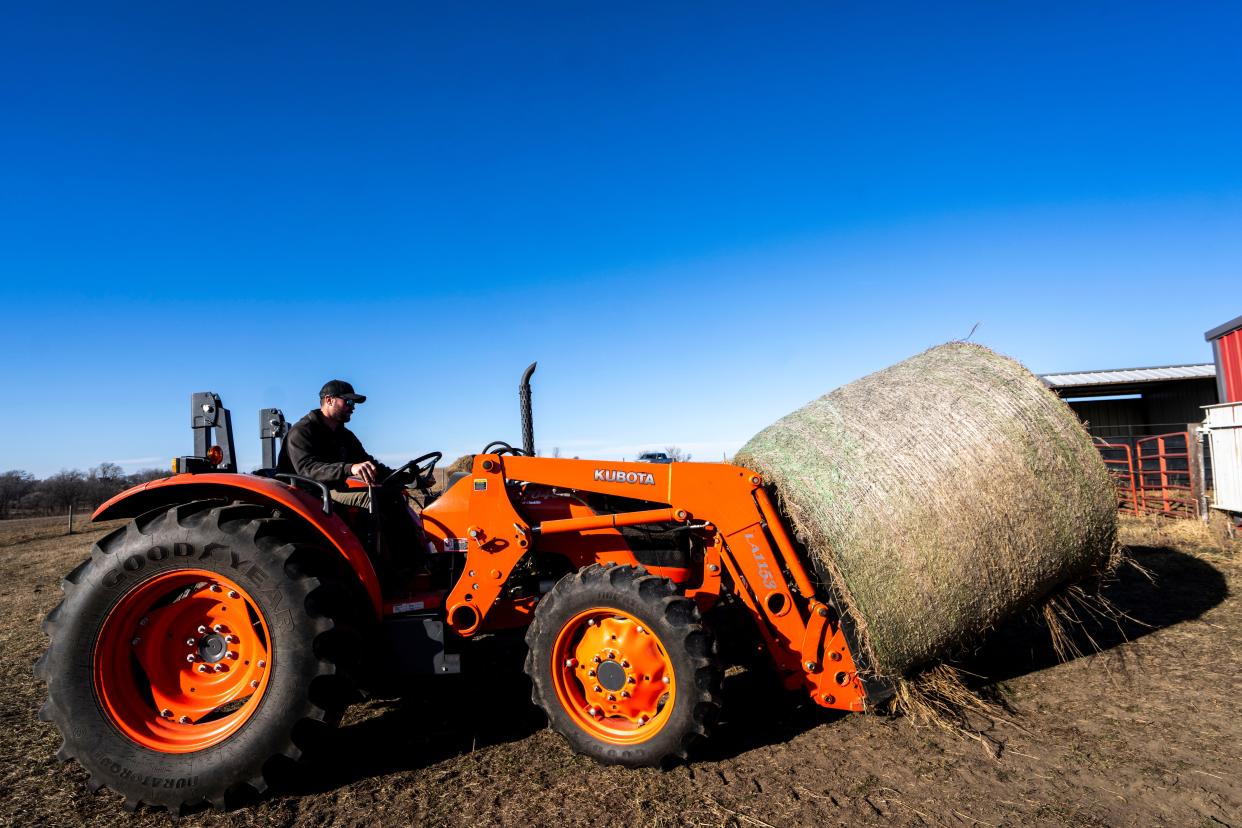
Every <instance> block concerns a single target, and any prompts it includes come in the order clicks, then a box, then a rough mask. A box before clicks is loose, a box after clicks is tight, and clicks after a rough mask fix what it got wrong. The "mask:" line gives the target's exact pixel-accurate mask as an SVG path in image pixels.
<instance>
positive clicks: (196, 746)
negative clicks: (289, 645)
mask: <svg viewBox="0 0 1242 828" xmlns="http://www.w3.org/2000/svg"><path fill="white" fill-rule="evenodd" d="M271 663H272V645H271V637H270V636H269V635H268V629H267V623H266V621H265V620H264V619H263V615H262V613H260V612H259V610H258V606H257V605H256V604H255V602H254V599H253V598H251V597H250V594H249V593H247V592H246V590H244V589H242V588H241V587H240V586H238V585H237V584H236V583H234V582H233V581H231V580H229V579H228V578H224V577H221V576H220V575H217V574H216V573H214V572H208V571H206V570H200V569H181V570H177V571H175V572H169V573H166V574H163V575H158V576H156V577H154V578H151V579H149V580H147V581H144V582H143V583H141V584H139V585H138V586H136V587H134V588H133V589H131V590H130V591H129V592H128V593H126V595H125V596H124V597H123V598H122V599H121V601H120V603H118V604H117V605H116V606H115V607H114V608H113V609H112V611H111V612H110V613H109V614H108V617H107V618H106V619H105V620H104V623H103V629H102V630H101V631H100V634H99V639H98V641H97V643H96V645H95V656H94V670H93V673H94V681H95V693H96V695H97V696H98V698H99V701H100V703H101V705H102V707H103V709H104V711H105V713H106V714H107V716H108V718H109V720H111V722H112V724H113V725H115V726H116V727H117V728H118V729H119V730H120V731H121V732H122V733H124V734H125V735H126V736H127V737H129V738H130V739H132V740H133V741H135V742H137V743H138V744H140V745H142V746H143V747H147V748H151V749H152V750H157V751H160V752H162V753H189V752H191V751H196V750H202V749H204V748H208V747H211V746H212V745H215V744H219V743H220V742H222V741H224V740H225V739H227V738H228V737H229V736H231V735H233V734H234V733H236V732H237V730H238V729H239V728H241V726H242V725H244V724H245V723H246V721H247V720H248V719H249V718H250V717H251V716H252V715H253V714H254V712H255V710H256V709H257V708H258V706H259V702H260V700H261V699H262V697H263V693H264V691H265V690H266V689H267V684H268V676H269V675H270V674H271Z"/></svg>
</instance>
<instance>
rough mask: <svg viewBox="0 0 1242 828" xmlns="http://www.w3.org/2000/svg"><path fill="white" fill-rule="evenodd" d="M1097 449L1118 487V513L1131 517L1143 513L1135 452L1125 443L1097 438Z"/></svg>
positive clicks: (1114, 483)
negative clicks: (1137, 481) (1109, 441)
mask: <svg viewBox="0 0 1242 828" xmlns="http://www.w3.org/2000/svg"><path fill="white" fill-rule="evenodd" d="M1095 447H1096V448H1097V449H1098V450H1099V452H1100V457H1102V458H1103V459H1104V465H1105V467H1107V469H1108V474H1109V476H1110V477H1112V478H1113V485H1114V486H1116V487H1117V511H1119V512H1125V513H1126V514H1130V515H1139V514H1142V513H1143V509H1142V505H1141V504H1140V502H1139V495H1138V488H1137V486H1136V484H1135V475H1134V452H1132V451H1131V450H1130V447H1129V446H1128V445H1126V444H1125V443H1106V442H1104V440H1102V439H1100V438H1099V437H1096V438H1095Z"/></svg>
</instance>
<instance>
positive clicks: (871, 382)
mask: <svg viewBox="0 0 1242 828" xmlns="http://www.w3.org/2000/svg"><path fill="white" fill-rule="evenodd" d="M734 462H735V463H738V464H739V465H743V466H746V467H748V468H750V469H753V470H755V471H758V472H760V473H762V474H763V475H764V477H765V478H766V480H767V481H769V482H770V483H771V484H772V485H773V486H774V487H775V489H776V493H777V495H778V498H779V501H780V503H781V506H782V509H783V511H784V512H785V514H786V516H787V517H788V518H789V520H790V522H791V523H792V525H793V527H794V530H795V533H796V535H797V537H798V539H799V540H800V541H801V542H802V544H803V545H804V546H805V547H806V549H807V550H808V553H809V557H810V559H811V562H812V564H813V565H814V566H815V568H816V570H817V571H818V574H819V575H820V577H821V578H822V579H824V580H825V581H826V582H828V583H831V584H832V587H833V589H835V590H836V592H837V594H838V595H839V596H840V598H841V601H842V603H843V604H844V605H845V606H844V607H843V611H844V612H845V613H846V614H847V615H848V616H849V618H850V620H851V621H852V623H853V627H854V630H855V635H856V637H857V638H858V639H859V643H860V645H861V646H862V647H863V649H864V651H865V655H866V656H867V661H868V662H869V664H870V667H871V669H872V670H873V671H874V672H877V673H879V674H882V675H887V676H901V675H906V674H909V673H910V672H912V671H914V670H916V669H918V668H920V667H922V666H925V665H927V664H929V663H931V662H934V661H936V660H937V659H939V658H941V657H943V656H944V655H946V654H948V653H951V652H952V651H954V650H955V649H957V648H958V647H960V646H961V645H963V644H964V643H966V642H968V641H970V640H972V639H973V638H976V637H977V636H978V635H979V634H980V633H982V632H983V631H985V630H987V629H989V628H991V627H993V626H995V625H996V624H997V623H998V622H1000V621H1002V620H1004V619H1005V618H1007V617H1009V616H1012V615H1014V614H1016V613H1018V612H1020V611H1022V610H1024V609H1027V608H1029V607H1031V606H1033V605H1035V604H1037V603H1040V602H1041V601H1042V600H1043V599H1044V598H1046V597H1047V596H1049V595H1050V594H1052V593H1053V592H1054V591H1056V590H1057V589H1058V588H1060V587H1062V586H1064V585H1066V584H1069V583H1072V582H1074V581H1076V580H1078V579H1080V578H1082V577H1085V576H1086V575H1088V574H1089V573H1091V572H1093V571H1096V570H1100V569H1103V568H1104V567H1106V566H1107V565H1108V563H1109V561H1110V558H1111V555H1112V553H1113V550H1114V548H1115V545H1116V543H1115V535H1116V513H1115V500H1114V489H1113V485H1112V482H1111V481H1110V479H1109V476H1108V473H1107V470H1106V469H1105V467H1104V464H1103V462H1102V461H1101V459H1100V456H1099V454H1098V452H1097V451H1096V450H1095V448H1094V446H1092V444H1091V440H1090V438H1089V436H1088V435H1087V432H1086V430H1085V429H1084V428H1083V426H1082V424H1081V423H1080V422H1079V421H1078V418H1077V417H1076V416H1075V415H1074V413H1073V412H1072V411H1071V410H1070V408H1069V407H1068V406H1067V405H1066V404H1065V403H1064V402H1062V401H1061V400H1060V399H1058V398H1057V397H1056V395H1054V394H1053V393H1052V392H1051V391H1049V390H1048V389H1047V388H1046V387H1045V386H1044V384H1043V383H1042V382H1041V381H1040V380H1039V379H1038V378H1037V377H1036V376H1034V375H1033V374H1031V372H1030V371H1028V370H1027V369H1026V368H1024V367H1023V366H1021V365H1020V364H1018V363H1017V362H1015V361H1013V360H1011V359H1009V358H1007V357H1004V356H1001V355H1000V354H997V353H995V352H994V351H991V350H989V349H987V348H984V347H982V346H979V345H973V344H968V343H962V342H954V343H949V344H947V345H941V346H939V347H936V348H932V349H931V350H929V351H925V352H924V353H922V354H919V355H918V356H915V357H912V358H910V359H908V360H906V361H904V362H901V363H898V364H897V365H894V366H892V367H890V368H886V369H884V370H882V371H879V372H877V373H874V374H871V375H869V376H866V377H863V378H862V379H859V380H857V381H855V382H852V383H850V384H848V385H846V386H843V387H842V388H839V389H837V390H836V391H833V392H831V393H830V394H827V395H825V396H823V397H820V398H819V399H817V400H814V401H812V402H810V403H808V404H807V405H805V406H803V407H802V408H800V409H798V410H797V411H794V412H793V413H791V414H789V415H787V416H785V417H783V418H781V419H780V420H778V421H777V422H776V423H774V424H772V425H771V426H769V427H768V428H766V429H764V430H763V431H761V432H760V433H759V434H757V435H756V436H755V437H754V438H752V439H751V440H750V442H748V443H747V444H746V445H745V446H744V447H743V448H742V450H741V451H740V452H739V453H738V455H737V457H736V458H735V459H734Z"/></svg>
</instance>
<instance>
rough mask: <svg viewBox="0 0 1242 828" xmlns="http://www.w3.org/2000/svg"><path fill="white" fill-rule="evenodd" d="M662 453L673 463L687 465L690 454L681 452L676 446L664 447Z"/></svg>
mask: <svg viewBox="0 0 1242 828" xmlns="http://www.w3.org/2000/svg"><path fill="white" fill-rule="evenodd" d="M664 453H665V454H667V455H668V459H669V460H672V461H673V462H674V463H689V462H690V452H688V451H682V450H681V449H680V448H678V447H677V446H665V447H664Z"/></svg>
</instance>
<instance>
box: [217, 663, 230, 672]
mask: <svg viewBox="0 0 1242 828" xmlns="http://www.w3.org/2000/svg"><path fill="white" fill-rule="evenodd" d="M227 669H229V668H228V667H225V666H224V665H223V664H217V665H216V672H217V673H223V672H224V671H225V670H227Z"/></svg>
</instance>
